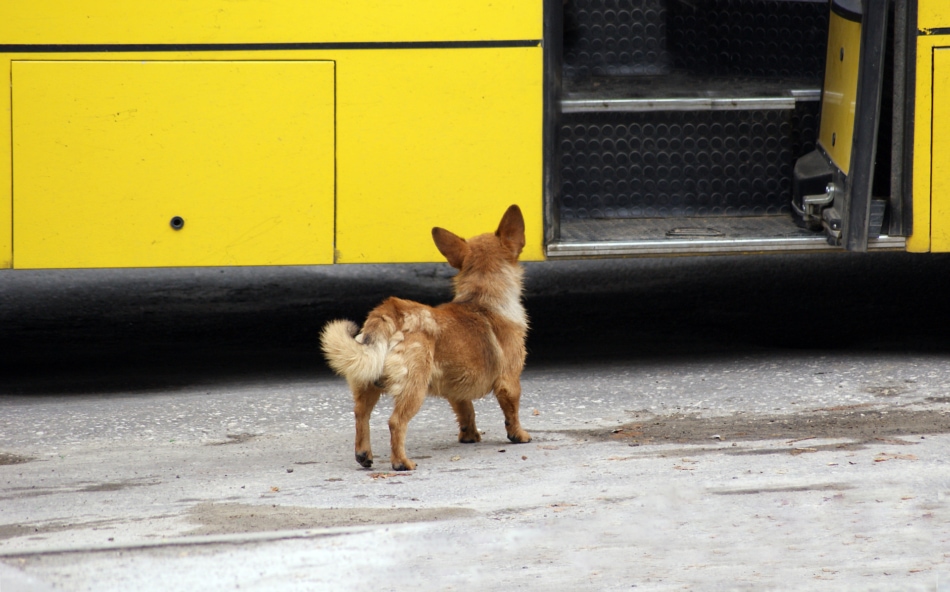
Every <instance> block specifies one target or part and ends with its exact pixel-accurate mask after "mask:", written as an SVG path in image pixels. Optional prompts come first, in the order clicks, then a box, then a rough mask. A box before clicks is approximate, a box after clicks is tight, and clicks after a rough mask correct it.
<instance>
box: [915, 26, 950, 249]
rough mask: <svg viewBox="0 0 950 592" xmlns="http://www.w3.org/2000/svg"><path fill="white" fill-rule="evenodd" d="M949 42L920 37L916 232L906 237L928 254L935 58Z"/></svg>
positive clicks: (918, 43) (916, 138) (929, 246)
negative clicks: (938, 48)
mask: <svg viewBox="0 0 950 592" xmlns="http://www.w3.org/2000/svg"><path fill="white" fill-rule="evenodd" d="M941 42H942V43H943V44H944V45H950V43H948V40H947V39H941V38H940V37H918V38H917V84H916V89H915V95H916V96H915V99H914V100H915V105H914V164H913V171H912V174H913V187H914V191H913V206H912V207H913V234H912V235H911V236H909V237H907V250H908V251H910V252H913V253H926V252H929V251H930V249H931V244H930V238H931V237H930V233H931V228H930V216H931V203H930V197H931V183H930V182H931V149H932V145H931V138H932V128H931V122H932V121H933V119H932V111H933V110H934V108H935V105H934V95H933V92H932V91H933V67H934V64H933V59H934V48H935V46H936V45H937V44H939V43H941Z"/></svg>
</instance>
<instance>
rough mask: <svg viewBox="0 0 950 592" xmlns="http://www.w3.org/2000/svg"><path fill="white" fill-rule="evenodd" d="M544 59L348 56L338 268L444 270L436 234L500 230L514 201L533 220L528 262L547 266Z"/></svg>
mask: <svg viewBox="0 0 950 592" xmlns="http://www.w3.org/2000/svg"><path fill="white" fill-rule="evenodd" d="M541 54H542V51H541V48H540V47H533V48H518V49H465V50H452V51H399V52H384V53H379V52H352V53H350V54H347V59H346V62H345V64H341V65H340V67H339V78H338V83H337V84H338V97H339V107H338V109H339V111H338V119H337V139H338V143H339V145H338V164H337V171H338V175H339V176H338V181H337V250H338V258H337V261H338V262H341V263H363V262H412V261H442V260H443V259H442V256H441V255H440V254H439V252H438V250H437V249H436V248H435V246H434V245H433V244H432V238H431V229H432V227H433V226H442V227H445V228H448V229H449V230H452V231H453V232H455V233H457V234H460V235H462V236H466V237H467V236H470V235H473V234H478V233H482V232H486V231H489V230H494V229H495V225H496V224H497V223H498V220H499V219H500V218H501V215H502V214H503V213H504V211H505V209H506V208H507V207H508V206H509V205H511V204H513V203H517V204H519V205H520V206H521V207H522V210H523V212H524V215H525V221H526V225H527V228H526V232H527V235H528V244H527V246H526V247H525V253H524V258H525V259H541V258H543V250H542V232H543V230H542V226H541V220H542V213H541V211H542V210H541V208H542V193H541V187H542V176H541V165H542V141H541V124H542V81H541V79H542V61H541ZM409 73H412V74H409ZM416 73H419V74H416ZM423 74H424V75H423Z"/></svg>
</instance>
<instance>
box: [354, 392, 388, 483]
mask: <svg viewBox="0 0 950 592" xmlns="http://www.w3.org/2000/svg"><path fill="white" fill-rule="evenodd" d="M382 393H383V391H382V390H380V389H379V388H377V387H376V386H374V385H371V384H370V385H361V386H354V387H353V403H354V404H353V415H355V416H356V462H358V463H360V464H361V465H363V466H364V467H366V468H367V469H368V468H370V467H371V466H373V450H372V444H371V443H370V437H369V418H370V415H372V413H373V408H374V407H376V403H377V402H378V401H379V396H380V395H381V394H382Z"/></svg>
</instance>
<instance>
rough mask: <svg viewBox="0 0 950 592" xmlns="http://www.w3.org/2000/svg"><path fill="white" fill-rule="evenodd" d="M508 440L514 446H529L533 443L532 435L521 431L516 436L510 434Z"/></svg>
mask: <svg viewBox="0 0 950 592" xmlns="http://www.w3.org/2000/svg"><path fill="white" fill-rule="evenodd" d="M508 439H509V440H510V441H511V442H512V443H514V444H527V443H528V442H530V441H531V434H529V433H528V432H526V431H524V430H521V431H520V432H518V433H516V434H508Z"/></svg>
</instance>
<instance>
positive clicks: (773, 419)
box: [588, 405, 950, 444]
mask: <svg viewBox="0 0 950 592" xmlns="http://www.w3.org/2000/svg"><path fill="white" fill-rule="evenodd" d="M944 433H950V413H946V412H942V411H941V410H932V409H931V410H911V409H893V408H891V409H887V410H882V409H874V408H871V407H869V406H867V405H854V406H842V407H834V408H828V409H815V410H812V411H806V412H802V413H799V414H796V415H781V416H764V417H763V416H747V415H731V416H725V417H699V416H694V415H671V416H653V417H649V418H644V419H643V420H640V421H636V422H632V423H628V424H626V425H624V426H623V427H621V428H617V429H613V430H594V431H592V432H589V433H588V434H589V435H590V436H591V437H594V438H597V439H603V440H620V441H625V442H628V443H630V444H664V443H680V444H696V443H704V444H708V443H710V442H711V441H727V442H728V441H732V442H736V441H753V440H774V439H783V440H789V441H805V440H809V439H813V438H814V439H847V440H851V441H853V442H858V443H860V442H875V441H880V440H882V439H885V440H894V439H895V438H896V437H899V436H908V435H926V434H944ZM894 443H898V442H894ZM908 443H909V442H908Z"/></svg>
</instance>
